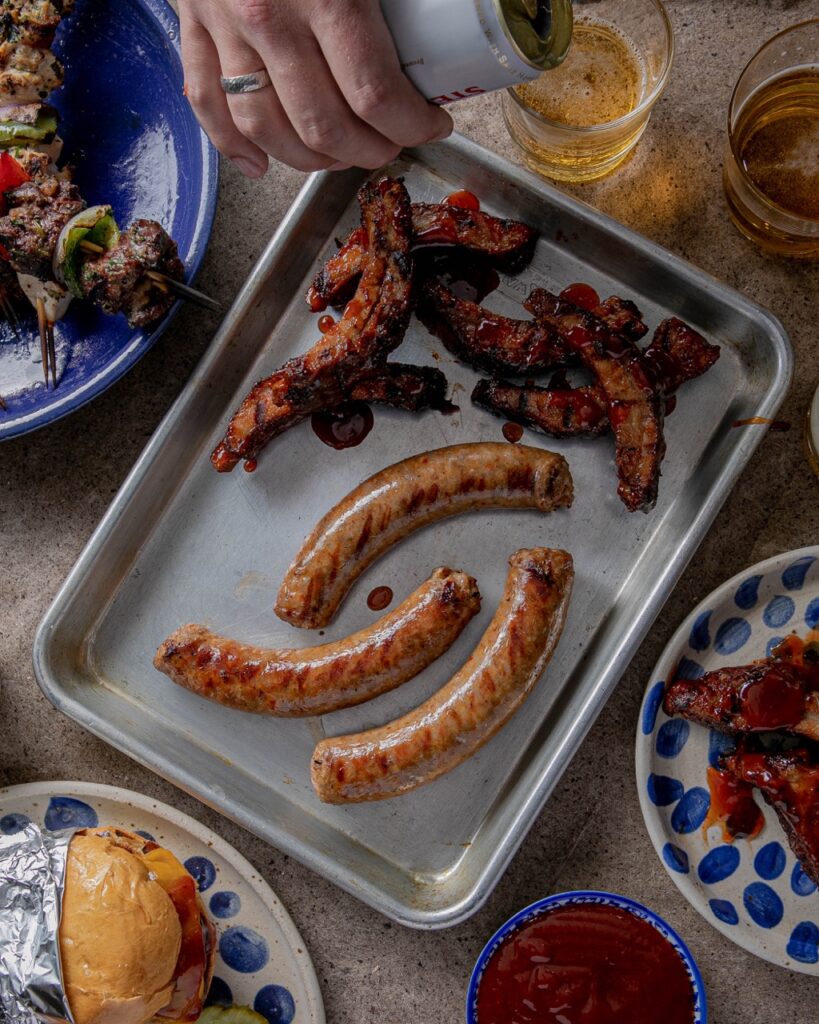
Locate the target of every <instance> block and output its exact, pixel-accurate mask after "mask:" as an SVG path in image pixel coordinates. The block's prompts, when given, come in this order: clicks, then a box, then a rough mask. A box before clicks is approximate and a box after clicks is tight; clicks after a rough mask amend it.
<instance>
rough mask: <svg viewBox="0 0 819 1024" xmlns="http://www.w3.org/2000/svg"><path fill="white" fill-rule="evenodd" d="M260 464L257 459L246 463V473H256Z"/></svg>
mask: <svg viewBox="0 0 819 1024" xmlns="http://www.w3.org/2000/svg"><path fill="white" fill-rule="evenodd" d="M258 465H259V463H258V462H257V461H256V460H255V459H248V460H247V461H246V462H245V473H255V472H256V469H257V467H258Z"/></svg>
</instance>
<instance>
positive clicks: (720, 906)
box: [708, 900, 739, 924]
mask: <svg viewBox="0 0 819 1024" xmlns="http://www.w3.org/2000/svg"><path fill="white" fill-rule="evenodd" d="M708 906H709V907H710V908H711V913H712V914H713V915H714V917H715V918H716V919H717V920H718V921H722V922H723V924H739V914H738V913H737V908H736V907H735V906H734V904H733V903H732V902H731V901H730V900H709V901H708Z"/></svg>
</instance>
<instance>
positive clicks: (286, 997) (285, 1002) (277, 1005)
mask: <svg viewBox="0 0 819 1024" xmlns="http://www.w3.org/2000/svg"><path fill="white" fill-rule="evenodd" d="M253 1009H254V1010H255V1011H256V1013H260V1014H261V1015H262V1016H263V1017H266V1018H267V1020H268V1024H291V1021H292V1020H293V1018H294V1017H295V1016H296V1001H295V999H293V997H292V996H291V995H290V993H289V992H288V991H287V989H286V988H284V987H283V986H282V985H265V987H264V988H263V989H260V990H259V993H258V995H257V996H256V1001H255V1002H254V1003H253Z"/></svg>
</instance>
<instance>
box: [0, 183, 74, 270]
mask: <svg viewBox="0 0 819 1024" xmlns="http://www.w3.org/2000/svg"><path fill="white" fill-rule="evenodd" d="M6 202H7V204H8V207H9V209H8V213H7V214H6V216H5V217H0V245H2V246H3V247H4V248H5V249H6V251H7V252H8V254H9V262H10V263H11V266H12V268H13V269H14V270H16V271H17V272H18V273H21V274H33V275H34V276H35V277H40V278H50V277H51V273H52V268H51V263H52V258H53V256H54V249H55V248H56V245H57V239H58V238H59V237H60V232H61V231H62V229H63V228H64V227H65V225H66V224H67V223H68V221H69V220H71V218H72V217H74V216H76V214H78V213H79V212H80V210H83V209H84V208H85V203H84V202H83V200H82V199H81V198H80V193H79V190H78V189H77V187H76V186H75V185H72V184H71V183H70V182H68V181H65V180H63V179H61V178H57V177H48V178H44V179H42V180H40V181H34V180H32V181H27V182H25V183H24V184H22V185H18V186H17V188H14V189H11V190H10V191H9V192H7V193H6Z"/></svg>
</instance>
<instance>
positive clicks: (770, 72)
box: [723, 19, 819, 260]
mask: <svg viewBox="0 0 819 1024" xmlns="http://www.w3.org/2000/svg"><path fill="white" fill-rule="evenodd" d="M723 180H724V185H725V196H726V199H727V200H728V209H729V211H730V213H731V217H732V219H733V221H734V223H735V224H736V226H737V227H738V228H739V230H740V231H741V232H742V233H743V234H744V235H745V236H746V237H747V238H750V239H751V241H752V242H755V243H756V244H757V245H759V246H760V247H761V248H763V249H765V250H766V251H768V252H772V253H775V254H777V255H780V256H792V257H797V258H801V259H814V260H815V259H819V19H815V20H813V21H806V22H803V23H802V24H800V25H794V26H792V27H791V28H788V29H785V31H784V32H780V33H779V34H778V35H776V36H774V37H773V38H772V39H770V40H768V42H767V43H765V45H764V46H763V47H762V49H761V50H759V52H758V53H757V54H756V55H755V56H754V57H752V58H751V60H750V62H749V63H748V65H747V66H746V68H745V70H744V71H743V72H742V74H741V75H740V78H739V81H738V82H737V85H736V88H735V89H734V95H733V97H732V98H731V106H730V109H729V111H728V144H727V146H726V149H725V163H724V172H723Z"/></svg>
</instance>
